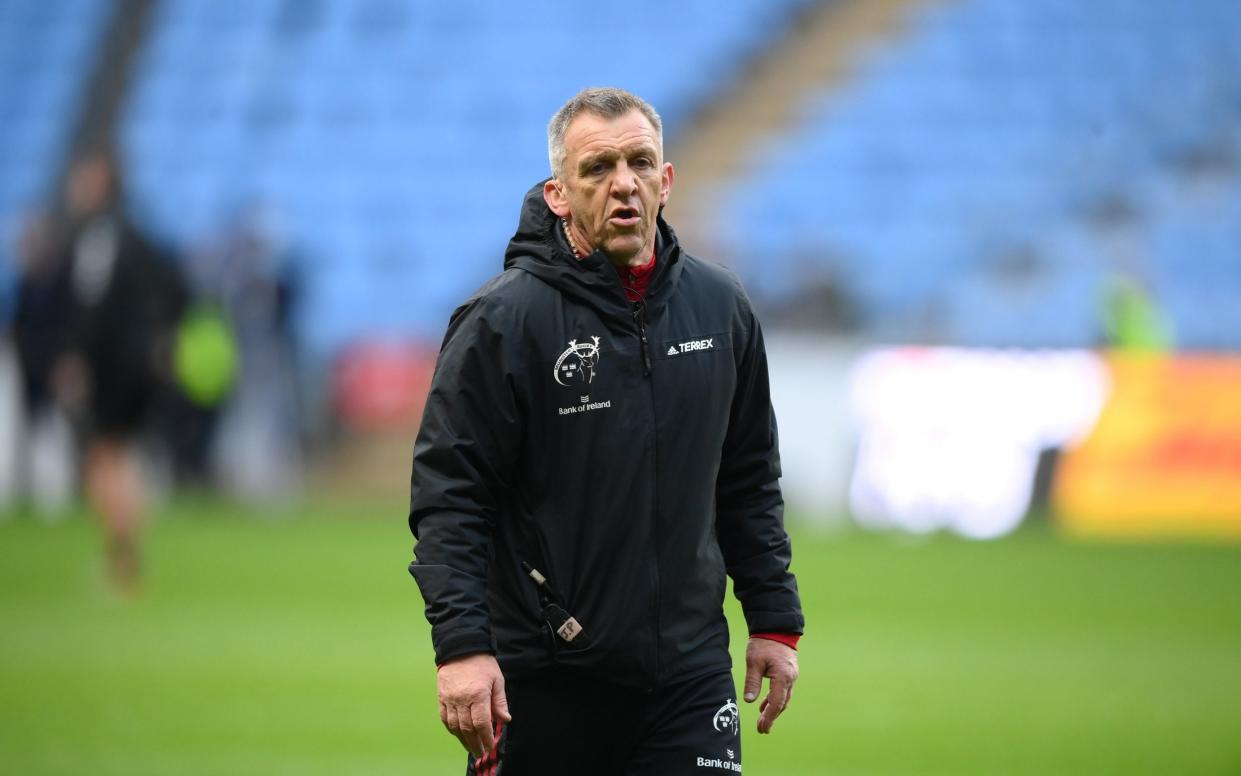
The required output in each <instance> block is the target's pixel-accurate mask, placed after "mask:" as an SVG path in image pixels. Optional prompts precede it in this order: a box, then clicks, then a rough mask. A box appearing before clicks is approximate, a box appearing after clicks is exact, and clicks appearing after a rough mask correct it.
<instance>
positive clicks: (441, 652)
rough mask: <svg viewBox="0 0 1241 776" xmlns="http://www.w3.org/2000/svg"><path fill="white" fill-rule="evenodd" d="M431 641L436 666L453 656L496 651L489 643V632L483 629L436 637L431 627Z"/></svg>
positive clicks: (491, 653)
mask: <svg viewBox="0 0 1241 776" xmlns="http://www.w3.org/2000/svg"><path fill="white" fill-rule="evenodd" d="M432 641H433V642H434V643H435V665H437V666H442V665H443V664H445V663H447V662H448V661H449V660H452V659H454V658H458V657H465V656H466V655H474V654H477V653H479V652H486V653H487V654H489V655H494V654H495V653H496V650H495V647H494V646H493V645H492V643H491V634H490V633H487V632H485V631H477V630H476V631H467V632H465V633H459V634H454V635H453V636H449V637H445V638H442V639H437V638H435V633H434V629H432Z"/></svg>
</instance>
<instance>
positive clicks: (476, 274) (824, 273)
mask: <svg viewBox="0 0 1241 776" xmlns="http://www.w3.org/2000/svg"><path fill="white" fill-rule="evenodd" d="M838 2H843V0H838ZM889 5H898V6H899V5H900V4H899V3H897V4H893V3H889ZM905 5H906V7H907V8H906V11H905V13H906V14H907V18H906V19H905V23H904V25H903V31H902V32H901V33H900V34H899V35H893V36H891V37H890V38H888V39H882V40H879V41H878V45H873V46H869V47H864V48H863V49H862V50H864V51H865V52H866V53H865V54H863V55H862V56H861V58H860V59H858V60H857V61H856V62H855V63H854V67H853V68H852V69H851V71H850V76H849V77H848V78H847V79H845V80H843V81H842V80H840V79H839V78H838V77H837V78H833V79H822V78H821V79H818V80H819V81H821V83H815V84H812V86H813V87H814V88H809V89H806V90H803V92H802V93H801V94H800V95H799V102H798V104H799V105H800V109H799V111H798V112H797V113H796V115H795V116H793V119H794V121H793V122H792V123H791V124H789V125H786V126H784V127H782V128H779V131H776V132H774V133H768V135H767V136H765V137H762V138H758V140H761V141H762V142H761V143H758V144H756V145H755V146H754V151H753V153H752V156H751V157H750V159H749V162H748V165H747V166H746V167H745V169H744V170H743V171H742V172H741V173H739V177H733V178H731V179H729V180H727V181H725V182H724V184H723V186H722V188H719V189H717V190H715V191H716V193H715V194H714V196H717V197H718V199H716V200H713V201H714V205H713V206H712V207H710V208H708V212H714V213H716V214H717V215H716V217H715V220H714V221H713V224H712V226H713V228H714V229H715V230H716V231H717V233H718V234H719V235H721V236H722V237H723V238H724V239H723V240H722V243H723V244H724V245H725V246H726V247H727V248H729V250H726V251H722V252H721V255H720V256H719V258H722V259H723V260H725V261H727V262H728V263H730V264H732V265H733V266H734V267H736V268H737V269H738V270H739V271H740V272H741V273H742V274H743V276H744V277H745V280H746V282H747V285H748V286H749V287H750V288H751V289H752V291H753V293H754V294H755V295H756V296H757V297H759V299H760V301H761V302H762V303H763V304H764V305H765V306H767V307H768V309H770V310H777V311H778V310H779V309H780V308H781V307H785V306H789V305H796V304H797V303H798V296H799V294H803V295H804V293H805V290H806V289H807V288H816V289H817V288H821V287H823V286H832V287H833V288H834V289H835V290H836V292H837V293H838V294H839V295H840V296H841V297H842V298H844V299H846V300H848V301H849V302H850V304H851V306H852V307H853V308H855V309H856V311H857V315H856V316H855V318H854V319H852V320H851V321H850V322H849V324H848V325H850V326H853V327H856V328H857V330H858V331H859V332H860V333H861V334H862V335H864V336H866V337H868V338H872V339H881V340H887V341H910V342H932V343H934V342H948V343H955V344H965V345H1013V346H1081V345H1093V344H1098V343H1099V342H1100V341H1101V337H1102V331H1103V325H1102V323H1101V320H1102V317H1103V314H1102V313H1101V306H1102V301H1101V299H1102V296H1103V291H1102V289H1103V287H1104V286H1105V284H1106V281H1107V278H1108V277H1109V276H1112V275H1115V274H1117V273H1120V274H1126V275H1131V276H1133V277H1135V278H1137V279H1138V280H1139V281H1140V282H1141V283H1143V284H1144V285H1146V286H1147V287H1148V289H1149V290H1150V291H1151V292H1152V294H1153V297H1154V298H1155V299H1156V300H1157V302H1158V304H1159V305H1161V306H1162V307H1163V309H1164V311H1165V312H1166V313H1167V315H1168V316H1169V317H1170V318H1171V320H1172V323H1173V325H1174V330H1175V337H1176V343H1177V345H1178V346H1180V347H1184V348H1191V349H1192V348H1207V349H1212V348H1236V347H1238V346H1241V304H1239V303H1238V299H1241V47H1237V46H1236V45H1234V38H1235V36H1236V31H1237V30H1238V29H1241V4H1238V3H1237V2H1235V0H1196V2H1192V3H1185V2H1178V1H1176V0H1157V1H1152V2H1133V1H1131V0H1099V1H1097V2H1088V3H1081V2H1074V1H1073V0H1040V2H1037V3H1029V2H1020V0H963V1H962V2H924V3H914V2H909V3H906V4H905ZM126 7H127V6H126V5H125V4H116V5H114V4H110V3H102V2H87V1H86V0H4V1H2V2H0V65H2V66H0V119H2V120H0V168H2V169H3V175H0V220H2V221H3V222H4V223H5V224H6V225H7V226H10V227H11V226H12V225H13V224H14V223H15V222H16V215H17V214H18V213H20V212H22V211H23V210H24V209H25V208H28V207H30V206H32V205H36V204H39V203H40V201H43V200H46V199H47V198H48V196H49V194H50V192H51V190H52V188H53V186H54V184H55V178H56V175H57V170H59V169H60V168H61V166H62V164H63V159H64V157H65V155H66V154H67V153H68V152H69V148H68V145H69V143H70V142H71V131H70V130H71V128H72V126H73V124H74V122H75V121H76V120H77V117H78V114H79V112H80V110H81V106H82V103H83V102H84V95H83V94H82V89H83V87H84V85H85V84H87V83H89V81H90V78H91V71H92V70H93V69H95V68H97V67H99V63H98V59H99V57H98V55H97V54H96V53H95V52H96V51H97V50H98V47H99V45H100V40H101V38H102V37H103V36H104V34H105V30H106V28H107V26H108V23H109V18H110V17H111V16H112V15H113V14H124V13H126ZM821 7H826V6H825V5H824V4H817V5H816V4H815V3H813V2H812V0H778V1H776V2H772V1H771V0H738V2H734V3H729V4H728V5H727V12H724V11H722V10H721V7H720V6H719V4H718V3H710V2H707V1H706V0H693V1H692V2H678V3H657V2H654V1H653V0H639V2H636V3H627V4H624V5H623V6H619V5H616V6H613V5H606V6H593V5H589V4H586V5H583V4H572V3H567V2H561V1H560V0H539V1H538V2H532V3H505V2H498V1H497V2H488V1H486V0H469V1H467V2H454V3H449V4H444V3H438V2H433V1H432V0H359V1H358V2H349V3H344V2H341V3H336V2H325V1H324V0H249V1H245V2H243V1H242V0H222V1H220V2H200V1H198V0H163V1H162V2H157V3H155V4H154V7H153V10H152V12H151V16H150V19H149V26H148V27H147V28H146V32H145V36H144V37H143V39H142V40H141V41H140V43H139V46H138V48H137V50H136V51H135V52H134V58H133V69H132V71H131V73H130V81H129V84H128V92H127V94H126V96H125V101H124V102H123V104H122V106H121V109H120V112H119V125H118V127H117V130H116V134H117V137H118V142H119V145H120V147H121V151H122V152H123V156H124V158H125V159H126V162H127V165H128V175H129V197H130V200H131V204H132V205H133V207H134V208H135V210H136V212H137V214H138V215H139V217H140V218H141V220H142V221H143V222H144V223H145V224H146V225H147V227H148V228H150V229H151V230H152V231H153V232H155V233H156V234H157V235H159V236H161V237H163V238H164V239H165V240H167V241H168V242H169V243H171V244H172V245H174V246H176V247H178V248H180V249H181V251H182V252H189V251H192V250H195V249H196V248H197V247H198V246H201V245H202V244H204V243H206V242H208V241H210V239H211V238H212V236H213V235H215V234H218V233H219V231H220V230H221V229H223V228H225V225H226V224H227V223H229V222H230V220H231V219H234V218H235V217H236V213H237V212H238V211H239V210H244V209H247V208H262V210H263V212H264V213H267V214H269V215H270V216H271V217H270V218H269V220H268V221H267V223H268V226H269V228H271V229H272V230H274V231H276V232H277V233H278V234H276V235H275V236H276V237H278V238H279V239H280V240H281V241H283V242H284V243H285V245H286V246H287V247H289V248H290V249H291V251H292V253H293V254H294V255H296V256H298V270H299V271H300V273H301V275H302V277H301V288H302V290H303V294H304V297H303V300H302V301H303V304H302V305H301V307H300V309H301V310H302V311H303V316H302V320H301V321H300V324H301V336H302V339H303V341H304V343H305V344H306V345H307V346H308V349H309V351H310V352H312V353H316V354H319V355H325V356H326V355H331V354H333V353H335V352H336V351H337V350H338V349H339V348H340V347H341V346H342V345H344V344H346V343H349V342H352V341H354V340H356V339H359V338H367V337H373V336H383V335H395V336H398V337H410V336H414V337H423V338H435V337H437V336H438V335H439V332H440V331H442V329H443V326H444V325H445V323H446V321H447V317H448V314H449V313H450V311H451V310H452V308H453V307H454V306H455V305H456V304H457V303H459V302H460V301H461V300H462V299H463V298H464V297H465V295H466V294H468V293H469V292H470V291H471V290H472V289H473V288H475V287H477V286H478V285H479V284H480V283H481V282H482V281H483V280H484V279H486V278H487V277H488V276H490V275H491V274H493V273H494V272H496V271H497V270H498V268H499V266H500V257H501V253H502V248H503V245H504V243H505V241H506V240H507V239H508V237H509V235H510V233H511V231H512V228H513V226H514V224H515V220H516V215H517V207H518V202H519V199H520V196H521V193H522V192H523V191H524V190H525V188H526V187H527V186H529V185H530V184H532V183H533V182H535V181H537V180H538V179H540V178H541V177H543V176H544V175H546V174H547V163H546V159H545V154H544V150H543V149H544V147H545V139H544V127H545V123H546V120H547V118H548V116H549V115H550V114H551V112H552V111H553V110H554V109H555V108H556V107H557V106H558V105H559V104H560V103H561V102H562V101H563V100H564V99H565V98H566V97H567V96H568V95H569V94H572V93H573V92H574V91H576V90H577V89H579V88H581V87H583V86H587V85H592V84H603V83H610V84H617V85H621V86H625V87H627V88H630V89H633V90H634V91H637V92H639V93H641V94H643V95H644V96H646V97H648V98H649V99H650V100H651V101H652V102H653V103H654V104H655V105H657V106H658V107H659V108H660V110H661V111H662V113H663V115H664V118H665V121H666V129H667V135H668V140H669V144H670V145H672V146H675V145H677V144H678V143H682V144H685V143H687V142H692V137H693V136H692V132H693V128H694V121H695V119H696V117H697V116H699V115H701V113H702V112H703V111H704V110H705V109H707V108H709V109H710V110H711V111H712V112H714V113H717V114H720V113H722V114H723V115H724V116H727V115H728V111H729V110H730V109H735V106H730V104H729V103H728V100H727V97H728V93H729V92H728V90H729V88H730V85H731V84H733V83H735V82H736V80H737V79H738V78H739V77H741V76H742V75H743V74H744V72H745V71H746V70H747V68H749V67H751V65H753V64H754V63H755V62H756V61H761V60H762V59H764V58H765V57H767V58H770V56H771V55H772V54H773V52H776V51H778V50H779V49H780V47H781V46H783V45H784V43H785V41H786V39H787V36H788V35H789V33H790V31H791V30H795V29H796V28H797V27H798V25H799V24H800V23H801V22H802V21H804V20H805V18H806V14H807V13H808V12H809V11H811V10H813V9H816V8H821ZM789 75H790V76H791V75H792V74H789ZM798 88H799V89H800V88H801V87H800V86H799V87H798ZM673 161H675V159H674V160H673ZM719 214H726V215H719ZM9 231H11V229H10V230H9ZM5 236H6V238H7V237H9V234H6V235H5ZM10 247H11V240H9V241H7V242H6V245H5V249H6V250H7V249H9V248H10ZM691 247H692V246H691ZM816 279H821V280H822V282H819V281H818V280H816Z"/></svg>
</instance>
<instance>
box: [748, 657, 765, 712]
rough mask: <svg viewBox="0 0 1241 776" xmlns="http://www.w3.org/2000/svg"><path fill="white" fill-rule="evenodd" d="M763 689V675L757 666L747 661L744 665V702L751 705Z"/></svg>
mask: <svg viewBox="0 0 1241 776" xmlns="http://www.w3.org/2000/svg"><path fill="white" fill-rule="evenodd" d="M762 689H763V673H762V671H761V670H759V667H758V665H756V664H755V663H754V661H752V660H747V661H746V664H745V685H744V690H743V692H744V693H745V702H746V703H753V702H754V699H755V698H757V697H758V693H759V691H760V690H762Z"/></svg>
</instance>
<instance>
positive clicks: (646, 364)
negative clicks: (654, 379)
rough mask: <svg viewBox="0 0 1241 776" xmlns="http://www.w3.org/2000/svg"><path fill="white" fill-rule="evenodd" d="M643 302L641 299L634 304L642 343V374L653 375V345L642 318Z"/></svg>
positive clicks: (634, 318) (635, 321)
mask: <svg viewBox="0 0 1241 776" xmlns="http://www.w3.org/2000/svg"><path fill="white" fill-rule="evenodd" d="M642 311H643V304H642V302H641V301H638V302H635V303H634V305H633V322H634V323H635V324H637V326H638V340H639V341H640V342H641V344H642V376H643V377H650V376H651V346H650V344H649V343H648V342H647V341H646V323H645V322H644V321H643V320H642Z"/></svg>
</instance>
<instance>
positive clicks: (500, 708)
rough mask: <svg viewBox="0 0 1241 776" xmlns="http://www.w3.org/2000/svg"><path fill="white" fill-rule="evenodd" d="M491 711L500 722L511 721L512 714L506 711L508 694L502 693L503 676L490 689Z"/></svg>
mask: <svg viewBox="0 0 1241 776" xmlns="http://www.w3.org/2000/svg"><path fill="white" fill-rule="evenodd" d="M491 713H492V714H493V715H494V716H495V719H498V720H499V721H501V722H505V723H508V722H512V721H513V715H512V714H509V712H508V696H507V695H505V693H504V677H503V676H501V677H500V679H499V681H497V682H496V683H495V686H494V687H493V688H492V689H491Z"/></svg>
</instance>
